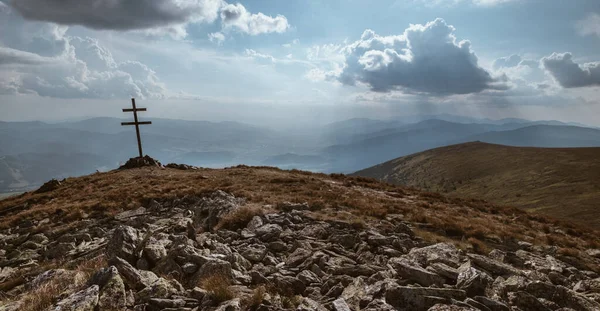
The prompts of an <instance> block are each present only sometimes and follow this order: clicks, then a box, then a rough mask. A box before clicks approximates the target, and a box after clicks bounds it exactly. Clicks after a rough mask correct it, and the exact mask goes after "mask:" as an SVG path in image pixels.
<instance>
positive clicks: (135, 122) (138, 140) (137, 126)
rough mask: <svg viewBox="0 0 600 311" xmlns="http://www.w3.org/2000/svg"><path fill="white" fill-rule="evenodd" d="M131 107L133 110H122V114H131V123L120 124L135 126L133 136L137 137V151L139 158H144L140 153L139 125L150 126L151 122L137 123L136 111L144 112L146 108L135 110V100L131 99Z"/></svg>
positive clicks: (122, 123)
mask: <svg viewBox="0 0 600 311" xmlns="http://www.w3.org/2000/svg"><path fill="white" fill-rule="evenodd" d="M131 106H132V107H133V108H123V112H133V122H121V125H135V134H136V135H137V143H138V150H139V152H140V158H142V157H144V153H143V152H142V139H141V138H140V125H144V124H152V122H151V121H143V122H140V121H138V117H137V112H138V111H146V108H136V107H135V98H132V99H131Z"/></svg>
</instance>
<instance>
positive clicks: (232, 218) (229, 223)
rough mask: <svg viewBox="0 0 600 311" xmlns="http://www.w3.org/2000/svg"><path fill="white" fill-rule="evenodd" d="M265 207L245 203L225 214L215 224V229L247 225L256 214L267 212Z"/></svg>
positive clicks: (234, 228) (239, 227) (232, 228)
mask: <svg viewBox="0 0 600 311" xmlns="http://www.w3.org/2000/svg"><path fill="white" fill-rule="evenodd" d="M265 212H266V211H265V209H264V208H262V207H260V206H255V205H245V206H242V207H240V208H238V209H236V210H233V211H232V212H230V213H229V214H227V215H225V216H223V217H222V218H221V220H219V223H217V225H216V226H215V228H214V229H215V230H220V229H228V230H237V229H242V228H244V227H246V225H247V224H248V222H250V220H252V218H254V216H261V215H264V214H265Z"/></svg>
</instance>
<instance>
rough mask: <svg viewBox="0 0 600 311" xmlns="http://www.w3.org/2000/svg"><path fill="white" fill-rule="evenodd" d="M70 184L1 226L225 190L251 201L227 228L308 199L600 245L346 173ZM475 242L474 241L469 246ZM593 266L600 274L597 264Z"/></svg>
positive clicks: (487, 208) (29, 199) (334, 216)
mask: <svg viewBox="0 0 600 311" xmlns="http://www.w3.org/2000/svg"><path fill="white" fill-rule="evenodd" d="M204 176H206V177H207V178H204ZM63 185H64V186H63V187H61V188H60V189H57V190H55V191H52V192H48V193H43V194H33V193H27V194H24V195H22V196H20V197H13V198H9V199H6V200H3V201H0V217H1V218H0V228H8V227H15V226H18V225H19V224H20V223H21V222H23V221H25V220H27V219H38V220H41V219H43V218H46V217H48V218H50V219H51V224H50V225H47V226H49V227H46V228H44V232H57V231H62V230H72V228H74V227H76V226H77V225H78V224H79V223H80V222H78V221H77V220H69V219H65V218H64V217H63V216H64V215H65V214H73V215H80V217H90V218H100V217H110V216H112V215H114V214H116V213H118V212H119V211H121V210H126V209H133V208H137V207H139V206H145V205H147V204H148V202H149V200H151V199H159V201H160V200H164V199H168V198H175V197H182V196H184V195H198V196H202V195H205V194H208V193H211V192H213V191H215V190H217V189H220V190H223V191H227V192H230V193H232V194H234V195H236V196H240V197H244V198H246V201H247V202H248V203H247V206H246V207H245V208H242V209H240V211H239V212H236V213H234V214H231V215H229V216H227V217H226V220H223V222H222V223H221V224H219V226H220V227H222V228H239V227H242V226H245V225H246V224H247V222H248V221H249V220H250V219H251V218H252V216H254V215H259V214H260V213H261V209H260V207H261V206H263V205H266V204H269V205H272V206H275V207H277V206H278V204H280V203H282V202H295V203H303V202H307V203H308V204H309V207H310V214H312V215H313V217H314V218H317V219H323V220H336V221H343V222H347V223H350V224H353V225H355V226H356V228H358V229H361V228H366V227H368V226H369V224H370V223H371V222H374V221H380V219H383V218H385V217H387V216H390V215H402V216H403V218H404V219H405V220H407V221H410V222H413V223H421V224H423V225H422V226H421V229H420V230H417V234H418V235H420V236H422V237H423V238H425V239H426V240H427V241H451V242H453V243H456V244H459V245H461V244H462V245H463V246H464V247H476V248H477V249H480V250H482V251H485V250H486V247H491V248H500V249H505V248H507V247H510V245H514V241H517V240H524V241H529V242H532V243H535V244H549V245H557V246H559V247H564V248H573V249H577V250H579V251H582V250H586V249H589V248H598V247H600V236H599V235H598V232H596V231H595V230H592V229H586V228H585V227H583V226H577V225H573V224H570V223H567V222H562V221H557V220H554V219H551V218H548V217H545V216H541V215H535V214H530V213H527V212H525V211H523V210H521V209H518V208H514V207H502V206H497V205H494V204H491V203H488V202H485V201H481V200H474V199H460V198H455V197H446V196H443V195H440V194H437V193H427V192H422V191H419V190H416V189H412V188H406V187H400V186H395V185H391V184H386V183H382V182H378V181H376V180H374V179H369V178H359V177H348V176H344V175H325V174H313V173H308V172H301V171H283V170H280V169H276V168H267V167H246V166H240V167H233V168H227V169H199V170H194V171H181V170H176V169H159V168H143V169H133V170H124V171H112V172H108V173H100V174H93V175H90V176H84V177H80V178H69V179H67V180H66V181H65V182H64V183H63ZM25 206H27V207H25ZM37 229H40V228H33V230H37ZM559 229H560V230H559ZM469 238H473V240H471V242H475V243H468V242H467V241H468V240H469ZM471 244H477V246H471ZM590 269H596V270H599V269H598V268H597V267H594V266H590Z"/></svg>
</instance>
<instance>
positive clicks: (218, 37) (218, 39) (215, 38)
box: [208, 32, 225, 45]
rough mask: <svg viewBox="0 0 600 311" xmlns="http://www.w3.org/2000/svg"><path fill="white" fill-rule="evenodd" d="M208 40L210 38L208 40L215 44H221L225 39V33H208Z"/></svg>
mask: <svg viewBox="0 0 600 311" xmlns="http://www.w3.org/2000/svg"><path fill="white" fill-rule="evenodd" d="M208 40H210V42H215V43H216V44H218V45H221V44H223V41H225V35H224V34H223V33H220V32H213V33H209V34H208Z"/></svg>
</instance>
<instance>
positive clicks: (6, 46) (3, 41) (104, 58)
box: [0, 10, 167, 98]
mask: <svg viewBox="0 0 600 311" xmlns="http://www.w3.org/2000/svg"><path fill="white" fill-rule="evenodd" d="M0 21H3V22H6V24H5V25H7V26H8V27H3V28H1V29H0V77H1V79H0V93H2V94H38V95H40V96H48V97H58V98H128V97H130V96H134V97H140V98H164V97H165V96H166V94H167V90H166V88H165V86H164V84H163V83H161V81H160V79H159V78H158V77H157V75H156V73H155V72H154V71H153V70H152V69H150V68H149V67H147V66H146V65H144V64H142V63H139V62H135V61H129V60H126V61H123V62H117V61H116V60H115V59H114V58H113V55H112V54H111V53H110V51H109V50H108V49H106V48H105V47H104V46H102V45H101V44H100V42H99V41H98V40H96V39H93V38H88V37H78V36H68V35H66V31H67V28H66V27H64V26H57V25H55V24H46V23H33V24H32V23H31V22H25V21H23V19H22V18H20V17H19V16H16V15H14V14H13V13H12V12H11V11H10V10H0Z"/></svg>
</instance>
